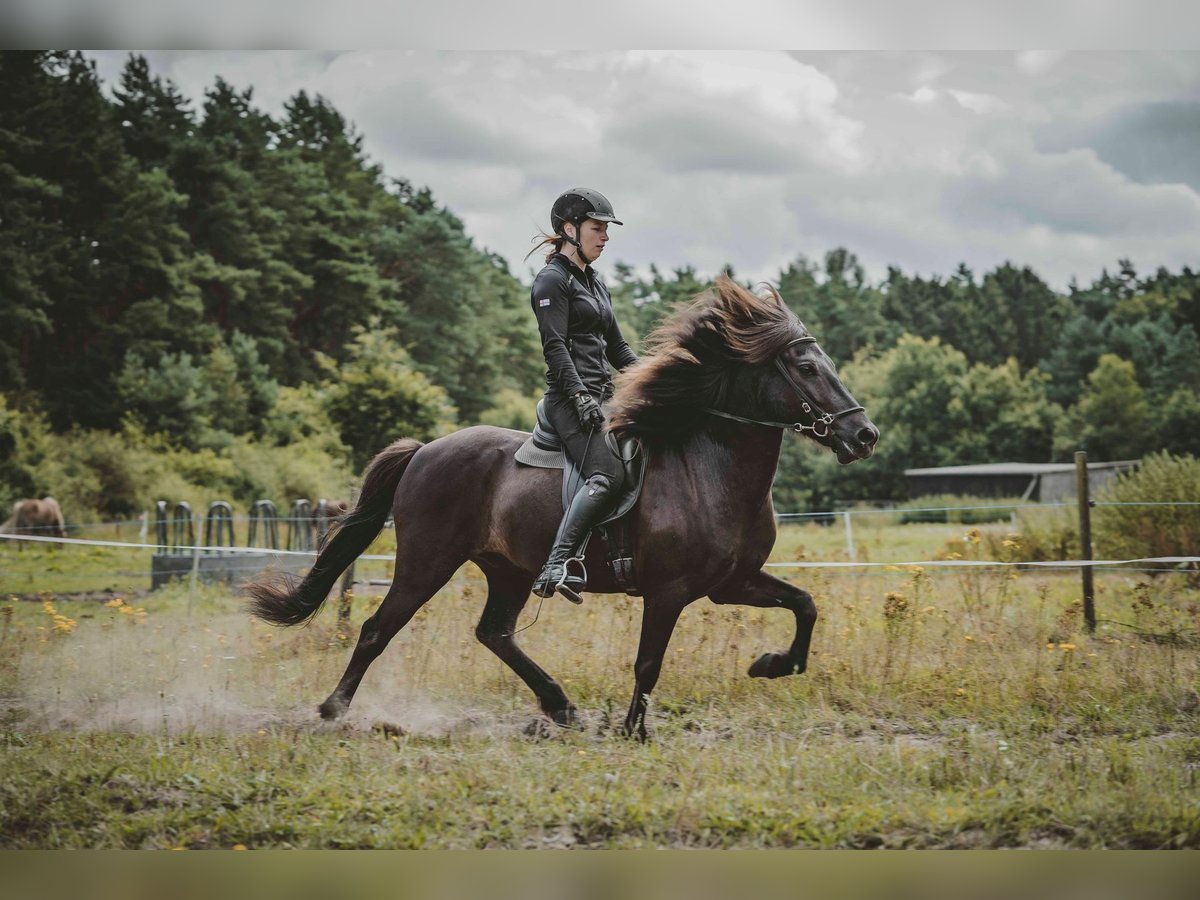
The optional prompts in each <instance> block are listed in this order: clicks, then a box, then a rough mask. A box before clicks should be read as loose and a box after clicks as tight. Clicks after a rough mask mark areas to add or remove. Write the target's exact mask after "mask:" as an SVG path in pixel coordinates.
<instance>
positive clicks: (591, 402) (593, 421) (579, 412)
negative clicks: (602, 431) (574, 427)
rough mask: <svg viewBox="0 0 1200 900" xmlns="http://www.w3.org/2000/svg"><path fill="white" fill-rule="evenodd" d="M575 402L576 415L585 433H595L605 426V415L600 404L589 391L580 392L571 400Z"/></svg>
mask: <svg viewBox="0 0 1200 900" xmlns="http://www.w3.org/2000/svg"><path fill="white" fill-rule="evenodd" d="M571 399H572V400H573V401H574V402H575V415H576V417H578V419H579V424H580V426H581V427H582V428H583V430H584V431H595V430H596V429H597V428H599V427H600V426H601V425H603V424H604V413H603V412H601V411H600V404H599V403H598V402H597V400H596V398H595V397H593V396H592V395H591V394H589V393H588V392H587V391H580V392H579V393H578V394H576V395H575V396H574V397H572V398H571Z"/></svg>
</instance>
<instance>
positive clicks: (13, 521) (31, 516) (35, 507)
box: [0, 497, 67, 537]
mask: <svg viewBox="0 0 1200 900" xmlns="http://www.w3.org/2000/svg"><path fill="white" fill-rule="evenodd" d="M0 534H48V535H52V536H54V537H66V536H67V523H66V521H65V520H64V519H63V514H62V509H61V508H59V505H58V501H57V500H55V499H54V498H53V497H43V498H42V499H41V500H35V499H27V500H18V501H17V502H16V503H14V504H13V508H12V515H11V516H9V517H8V519H7V520H6V521H5V522H4V524H2V525H0Z"/></svg>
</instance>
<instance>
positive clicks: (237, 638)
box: [0, 522, 1200, 848]
mask: <svg viewBox="0 0 1200 900" xmlns="http://www.w3.org/2000/svg"><path fill="white" fill-rule="evenodd" d="M963 531H964V526H961V525H959V526H955V525H908V526H903V527H900V526H889V525H887V524H886V523H882V522H881V523H877V524H876V525H875V526H865V525H864V526H862V527H858V526H857V525H856V532H855V540H856V553H857V555H858V556H859V558H860V559H862V558H869V559H872V560H876V561H886V560H892V561H897V560H903V559H922V558H930V557H931V556H933V555H934V554H935V553H936V552H937V550H938V549H939V548H940V547H941V546H942V544H943V543H944V542H945V540H947V539H948V538H950V537H954V536H961V534H962V533H963ZM386 551H387V536H386V535H385V536H384V537H383V538H381V540H380V541H379V542H378V543H377V545H376V546H375V547H373V548H372V552H386ZM846 554H847V551H846V546H845V536H844V533H843V532H842V530H841V529H840V528H838V527H833V528H822V527H819V526H812V525H809V526H789V527H786V528H784V529H783V531H782V533H781V536H780V541H779V544H778V545H777V547H776V552H775V554H774V556H773V559H775V560H777V561H790V560H795V559H797V558H804V559H839V558H845V557H846ZM775 572H776V574H780V573H783V574H784V576H785V577H788V578H792V579H795V580H796V581H797V583H800V584H802V585H803V586H804V587H806V589H808V590H810V591H811V593H812V594H813V595H814V597H815V599H816V601H817V604H818V607H819V609H820V612H821V619H820V621H819V622H818V624H817V630H816V634H815V638H814V644H813V656H812V658H811V659H810V665H809V671H808V673H807V674H806V675H803V676H799V677H794V678H785V679H779V680H776V681H764V680H760V679H753V680H752V679H749V678H747V677H746V676H745V671H746V669H747V667H748V666H749V664H750V662H751V661H753V659H754V658H755V657H756V656H757V655H758V654H759V653H761V652H763V651H766V650H773V649H780V648H781V647H783V646H786V644H787V643H788V641H789V640H790V638H791V631H792V628H793V624H792V621H791V616H790V615H787V614H785V613H774V614H772V613H767V612H763V611H760V610H753V609H740V608H730V607H723V608H718V607H716V606H713V605H711V604H709V603H708V602H707V601H701V602H699V603H696V604H694V605H693V606H692V607H690V608H689V609H688V610H687V611H686V612H685V614H684V616H683V619H682V620H681V622H680V625H679V627H678V629H677V631H676V634H675V637H674V639H673V641H672V644H671V647H670V649H669V652H668V655H667V660H666V665H665V666H664V671H663V676H662V679H661V681H660V682H659V685H658V687H657V689H656V691H655V694H654V697H653V700H652V704H651V715H650V717H649V725H650V727H651V729H652V733H653V737H652V741H651V742H650V743H649V744H647V745H640V744H637V743H635V742H631V741H628V740H626V739H624V738H622V737H620V736H619V735H618V734H616V733H615V731H614V727H613V726H614V725H615V724H616V723H619V721H620V720H621V719H622V718H623V716H624V713H625V709H626V708H627V706H628V703H629V699H630V697H629V693H630V691H631V689H632V675H631V669H632V663H633V656H634V652H635V641H636V635H637V629H638V625H639V619H640V607H641V602H640V600H637V599H634V598H624V597H603V596H598V595H591V596H589V597H588V599H587V602H586V604H585V605H584V606H583V607H574V606H571V605H570V604H567V603H565V602H563V601H561V600H558V599H554V600H548V601H546V602H545V604H544V605H543V606H542V607H541V610H540V614H537V615H536V621H535V614H536V613H537V610H538V604H537V601H536V598H535V599H534V600H533V602H531V603H530V605H529V607H528V609H527V610H526V612H525V614H524V615H523V617H522V622H521V624H523V625H526V624H527V625H530V627H529V628H528V629H527V630H526V631H524V632H523V633H522V634H521V636H520V641H521V643H522V646H523V647H524V648H525V649H526V650H527V651H528V652H529V653H530V655H531V656H532V657H533V658H534V659H536V660H537V661H538V662H539V663H540V664H541V665H542V666H543V667H544V668H546V669H547V670H548V671H550V672H551V673H552V674H553V675H555V677H557V678H558V679H559V681H560V682H561V683H562V684H563V685H564V687H565V688H566V690H567V692H568V694H569V695H570V696H571V698H572V699H573V700H574V702H575V703H576V704H577V705H578V706H579V707H580V710H581V713H582V717H583V720H584V725H585V727H584V728H583V730H581V731H560V730H557V729H554V728H552V727H549V726H548V725H547V724H546V723H545V722H544V721H543V720H542V719H541V717H540V716H539V715H538V714H537V711H536V708H535V704H534V702H533V698H532V695H531V694H530V693H529V692H528V690H527V689H526V688H525V686H524V685H523V684H522V683H521V682H520V681H519V680H518V679H517V678H516V677H515V676H514V675H513V674H512V673H511V672H509V670H508V669H507V668H506V667H504V666H503V664H502V663H500V662H499V661H498V660H497V659H496V658H495V657H493V656H492V655H491V654H490V652H489V651H487V650H486V649H485V648H483V647H482V646H481V645H479V644H478V643H477V642H476V641H475V640H474V635H473V629H474V624H475V619H476V617H477V615H478V613H479V611H480V609H481V608H482V601H483V593H484V584H483V581H482V578H481V576H480V574H479V573H478V571H477V570H475V569H474V568H473V567H468V568H466V569H464V570H462V571H461V572H460V573H459V574H458V575H457V576H456V577H455V579H454V580H453V581H452V582H451V583H450V584H449V585H447V587H446V588H445V589H444V590H443V591H442V592H441V593H440V594H439V595H438V596H437V597H435V598H434V599H433V600H432V601H431V602H430V603H429V604H428V605H427V606H426V607H425V608H424V610H422V612H421V613H420V614H418V616H417V618H416V619H415V620H414V621H413V622H412V623H411V624H410V626H409V627H408V628H407V629H405V631H403V632H402V633H401V634H400V635H399V636H398V637H397V638H396V639H395V640H394V641H393V642H392V644H391V646H390V647H389V648H388V650H387V651H386V652H385V653H384V655H383V656H382V657H381V658H380V659H379V660H378V661H377V662H376V663H375V665H374V666H373V667H372V668H371V670H370V672H369V673H368V675H367V677H366V679H365V680H364V682H363V686H362V688H361V689H360V691H359V693H358V696H357V697H356V699H355V702H354V705H353V706H352V707H351V710H350V712H349V713H348V715H347V717H346V718H345V719H344V720H343V721H341V722H339V723H337V724H326V723H322V722H320V720H319V719H318V718H317V716H316V712H315V707H316V705H317V704H318V703H319V702H320V701H321V700H323V699H324V697H325V696H326V695H327V694H328V692H329V691H330V690H331V689H332V688H333V686H334V684H335V683H336V681H337V679H338V677H339V676H340V675H341V672H342V669H343V668H344V666H345V664H346V662H347V660H348V658H349V651H350V647H351V646H352V645H353V642H354V640H355V638H356V636H357V626H358V624H359V623H360V622H361V621H362V619H363V618H365V617H366V616H367V615H369V614H370V612H371V611H372V610H373V608H374V606H375V605H376V604H377V603H378V602H379V595H380V594H382V592H383V588H382V587H375V586H370V585H366V584H363V585H360V586H359V588H358V596H357V597H356V598H355V600H354V603H353V612H352V626H353V627H352V628H350V629H345V630H340V631H339V629H338V626H337V622H336V619H335V610H334V606H335V604H333V603H330V604H328V605H327V607H326V608H325V609H324V610H323V611H322V612H321V614H320V616H319V617H318V618H317V620H316V621H315V622H314V623H313V624H312V625H311V626H308V627H304V628H298V629H289V630H279V629H273V628H270V627H268V626H265V625H262V624H261V623H258V622H256V621H253V620H251V619H249V618H248V617H247V616H245V615H244V614H243V613H242V611H241V609H240V605H239V604H240V601H239V600H238V598H237V597H235V596H234V595H233V594H231V593H230V592H228V591H226V590H224V589H220V588H216V587H204V586H201V587H199V588H197V589H196V590H195V591H191V590H189V589H188V587H187V586H186V585H177V586H173V587H171V588H167V589H165V590H162V591H158V592H155V593H153V594H148V593H146V592H145V587H146V586H147V585H148V580H149V579H148V574H147V573H148V557H147V556H145V555H144V551H130V550H123V549H119V548H117V549H112V550H107V549H103V548H73V547H64V548H62V549H59V550H48V549H30V550H26V551H25V552H22V553H19V552H17V551H16V550H15V549H14V548H13V547H12V546H2V545H0V592H2V593H0V722H2V732H0V767H2V771H3V772H4V776H3V779H0V847H5V848H50V847H90V848H108V847H162V848H168V847H191V848H202V847H235V846H245V847H249V848H256V847H282V846H291V847H452V848H458V847H463V848H466V847H794V846H804V847H880V846H882V847H1193V848H1194V847H1200V787H1198V786H1197V771H1198V770H1200V652H1198V650H1197V646H1196V641H1195V636H1196V633H1197V630H1198V625H1200V620H1198V616H1200V610H1198V608H1197V604H1198V603H1200V592H1198V591H1197V590H1196V589H1195V587H1194V586H1189V584H1188V583H1187V582H1186V581H1185V579H1184V577H1183V576H1181V575H1157V576H1154V577H1151V576H1150V575H1148V574H1145V573H1128V572H1122V573H1107V574H1098V576H1097V584H1098V594H1097V607H1098V610H1099V615H1100V617H1101V620H1102V621H1101V625H1100V628H1099V630H1098V631H1097V634H1096V635H1095V636H1094V637H1088V636H1086V635H1085V634H1084V633H1083V627H1082V619H1081V610H1080V606H1079V604H1078V602H1077V598H1078V593H1079V590H1078V575H1077V574H1071V573H1052V572H1042V571H1037V572H1030V571H1021V572H1016V571H1014V570H1006V571H1000V572H992V571H988V572H980V571H974V570H972V571H968V572H967V573H966V574H956V573H953V572H949V571H941V570H934V569H928V570H925V571H919V570H914V569H909V568H905V569H898V570H883V569H879V570H871V572H870V573H869V574H863V573H856V572H849V571H846V570H787V569H779V570H775ZM359 575H360V577H361V578H364V579H375V580H378V579H384V578H386V577H388V575H389V566H388V564H387V563H386V562H378V563H372V564H370V565H366V564H363V565H360V568H359ZM104 589H111V590H110V591H108V592H105V593H100V592H102V591H104ZM85 591H86V592H90V593H89V594H88V595H87V596H86V597H82V596H81V592H85ZM13 595H15V596H16V597H18V598H20V599H4V598H8V597H10V596H13ZM118 598H119V600H120V602H118Z"/></svg>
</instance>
